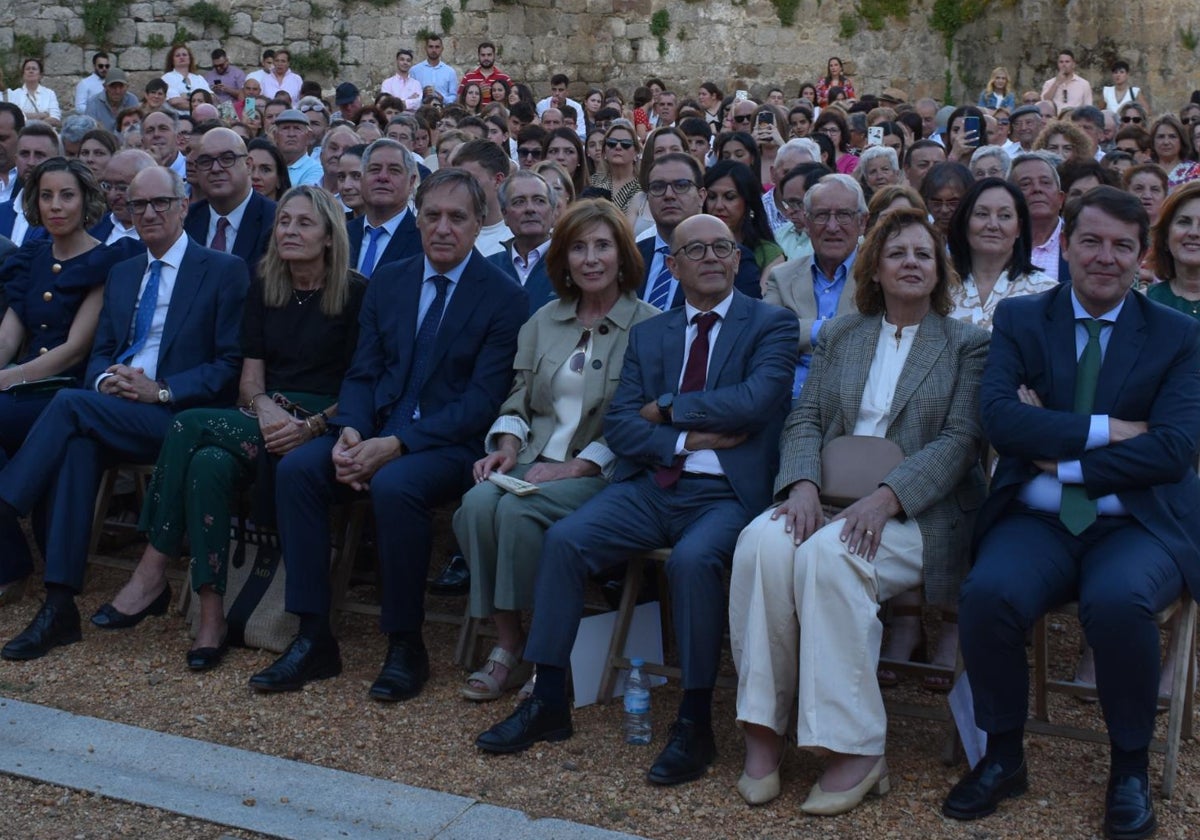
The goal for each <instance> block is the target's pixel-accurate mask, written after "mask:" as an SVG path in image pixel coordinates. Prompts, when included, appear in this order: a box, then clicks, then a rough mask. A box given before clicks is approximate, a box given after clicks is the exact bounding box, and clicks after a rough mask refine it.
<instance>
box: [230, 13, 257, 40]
mask: <svg viewBox="0 0 1200 840" xmlns="http://www.w3.org/2000/svg"><path fill="white" fill-rule="evenodd" d="M253 26H254V18H252V17H250V15H248V14H246V13H245V12H234V14H233V26H231V27H229V34H230V35H239V36H242V37H245V36H246V35H249V34H250V32H251V29H252V28H253Z"/></svg>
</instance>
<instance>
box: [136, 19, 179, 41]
mask: <svg viewBox="0 0 1200 840" xmlns="http://www.w3.org/2000/svg"><path fill="white" fill-rule="evenodd" d="M135 28H136V30H137V41H136V43H138V44H144V43H146V41H147V40H148V39H149V38H150V37H151V36H152V35H157V36H158V37H159V38H161V39H162V40H163V41H165V42H166V43H168V44H169V43H171V38H172V37H173V36H174V35H175V25H174V24H172V23H155V22H147V23H137V24H135Z"/></svg>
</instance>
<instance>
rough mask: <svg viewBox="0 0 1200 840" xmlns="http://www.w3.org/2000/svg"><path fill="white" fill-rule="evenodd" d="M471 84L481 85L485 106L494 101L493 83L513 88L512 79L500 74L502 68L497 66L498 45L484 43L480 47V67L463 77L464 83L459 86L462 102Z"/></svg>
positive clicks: (459, 97)
mask: <svg viewBox="0 0 1200 840" xmlns="http://www.w3.org/2000/svg"><path fill="white" fill-rule="evenodd" d="M471 82H475V83H476V84H477V85H479V89H480V92H481V93H482V94H483V100H482V103H483V104H484V105H486V104H488V103H489V102H491V101H492V82H504V83H505V84H506V85H508V86H509V87H512V79H510V78H509V77H508V75H507V74H506V73H502V72H500V68H499V67H497V66H496V45H495V44H493V43H492V42H491V41H484V42H483V43H482V44H480V45H479V66H478V67H476V68H475V69H474V70H472V71H470V72H469V73H466V74H465V75H463V77H462V81H461V82H460V83H459V85H458V99H459V101H460V102H461V101H462V98H463V92H464V91H465V90H466V89H467V85H469V84H470V83H471Z"/></svg>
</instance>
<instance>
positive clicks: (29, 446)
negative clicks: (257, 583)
mask: <svg viewBox="0 0 1200 840" xmlns="http://www.w3.org/2000/svg"><path fill="white" fill-rule="evenodd" d="M172 417H173V414H172V412H171V410H170V409H168V408H166V407H164V406H160V405H149V404H146V403H135V402H130V401H129V400H126V399H123V398H121V397H114V396H111V395H108V394H101V393H99V392H97V391H85V390H81V389H73V388H72V389H65V390H62V391H59V392H58V393H57V394H55V395H54V399H53V400H51V401H50V404H49V405H48V406H46V409H45V410H44V411H43V412H42V414H41V416H40V417H39V418H38V420H37V422H36V423H35V424H34V426H33V428H32V429H30V431H29V435H28V436H27V437H26V438H25V442H24V444H22V446H21V448H20V449H18V450H17V453H16V455H15V456H14V457H13V458H12V459H11V460H10V461H9V462H8V464H7V465H5V467H4V469H3V470H0V499H2V500H3V501H5V502H7V503H8V505H9V506H10V507H11V508H12V509H13V510H14V511H16V513H17V514H19V515H22V516H24V515H27V514H29V513H30V512H31V511H32V510H33V509H34V508H35V506H37V505H38V504H39V503H44V504H45V505H46V511H47V513H46V516H47V522H46V548H45V552H46V582H47V583H57V584H62V585H64V586H68V587H70V588H71V589H73V590H75V591H76V592H79V591H80V590H81V589H82V588H83V572H84V567H85V565H86V564H87V549H88V542H89V540H90V539H91V525H92V514H93V512H94V510H95V506H96V491H97V490H98V489H99V487H100V479H101V477H102V476H103V475H104V471H105V470H106V469H108V467H110V466H112V465H113V464H116V463H119V462H122V461H131V462H134V463H139V464H152V463H154V461H155V459H156V458H158V450H159V448H160V447H161V446H162V441H163V438H164V437H165V436H166V434H167V429H168V428H169V427H170V424H171V419H172ZM31 569H32V559H31V557H30V554H29V546H28V545H26V543H25V537H24V535H23V534H22V533H21V528H20V525H19V524H18V522H17V520H16V518H15V517H14V516H12V515H11V514H9V515H0V583H7V582H9V581H13V580H16V579H17V578H20V577H24V576H25V575H27V574H29V572H30V571H31Z"/></svg>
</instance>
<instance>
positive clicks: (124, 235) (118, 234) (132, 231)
mask: <svg viewBox="0 0 1200 840" xmlns="http://www.w3.org/2000/svg"><path fill="white" fill-rule="evenodd" d="M108 216H109V218H110V219H112V226H113V227H112V232H111V233H109V235H108V238H107V239H105V240H104V244H105V245H111V244H113V243H114V242H120V241H121V240H122V239H134V240H140V239H141V237H140V236H138V232H137V228H135V227H134V226H133V225H130V226H129V227H125V225H123V224H121V222H120V220H119V219H117V217H116V216H114V215H113V214H112V213H109V214H108Z"/></svg>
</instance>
